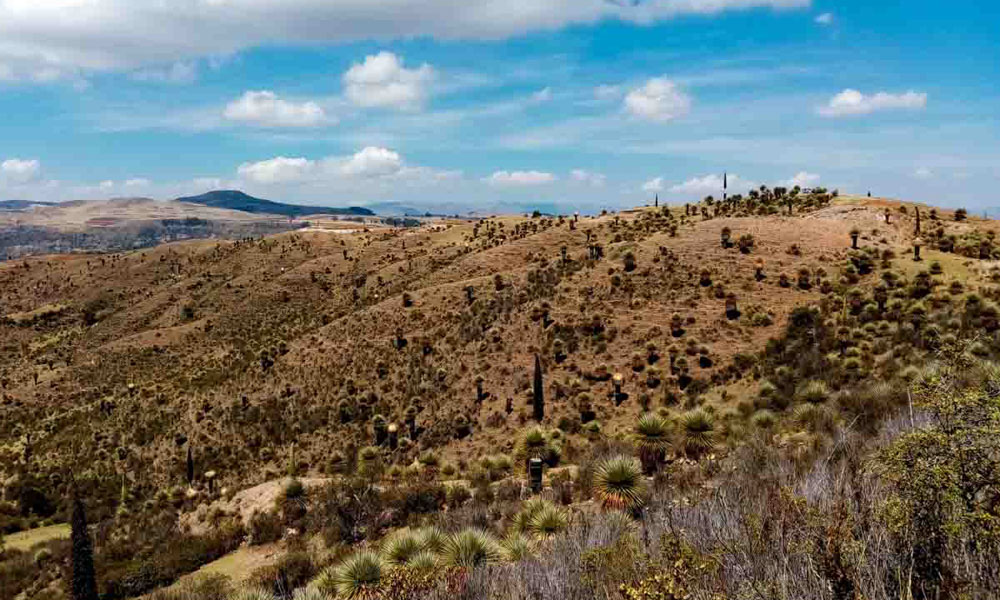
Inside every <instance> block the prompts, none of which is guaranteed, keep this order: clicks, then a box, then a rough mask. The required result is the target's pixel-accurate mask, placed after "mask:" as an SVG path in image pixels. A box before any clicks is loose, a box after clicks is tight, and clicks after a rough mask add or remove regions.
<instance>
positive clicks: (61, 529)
mask: <svg viewBox="0 0 1000 600" xmlns="http://www.w3.org/2000/svg"><path fill="white" fill-rule="evenodd" d="M69 534H70V528H69V525H68V524H66V523H61V524H59V525H50V526H49V527H37V528H35V529H29V530H28V531H21V532H18V533H12V534H10V535H8V536H5V537H4V547H5V548H7V549H8V550H30V549H31V548H32V547H33V546H35V544H41V543H43V542H48V541H51V540H58V539H63V538H68V537H69Z"/></svg>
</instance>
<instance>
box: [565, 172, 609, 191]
mask: <svg viewBox="0 0 1000 600" xmlns="http://www.w3.org/2000/svg"><path fill="white" fill-rule="evenodd" d="M569 176H570V179H572V180H573V181H577V182H580V183H584V184H587V185H590V186H593V187H601V186H603V185H604V183H605V182H606V181H607V179H608V178H607V176H606V175H605V174H604V173H594V172H593V171H587V170H585V169H573V170H572V171H570V174H569Z"/></svg>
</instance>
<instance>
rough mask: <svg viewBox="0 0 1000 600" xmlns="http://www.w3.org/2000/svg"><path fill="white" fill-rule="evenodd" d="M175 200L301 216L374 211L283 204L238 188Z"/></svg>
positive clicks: (368, 212)
mask: <svg viewBox="0 0 1000 600" xmlns="http://www.w3.org/2000/svg"><path fill="white" fill-rule="evenodd" d="M177 202H187V203H190V204H201V205H203V206H211V207H213V208H225V209H229V210H239V211H243V212H248V213H255V214H270V215H283V216H286V217H301V216H303V215H316V214H323V215H351V216H374V215H375V213H374V212H372V211H371V210H368V209H367V208H362V207H360V206H349V207H344V208H334V207H329V206H304V205H301V204H285V203H283V202H275V201H273V200H264V199H262V198H255V197H253V196H251V195H249V194H247V193H245V192H242V191H240V190H213V191H211V192H207V193H204V194H201V195H199V196H187V197H184V198H177Z"/></svg>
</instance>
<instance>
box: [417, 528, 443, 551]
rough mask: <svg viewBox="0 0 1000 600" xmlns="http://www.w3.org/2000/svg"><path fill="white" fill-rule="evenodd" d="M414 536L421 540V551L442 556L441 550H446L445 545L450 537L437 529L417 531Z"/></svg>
mask: <svg viewBox="0 0 1000 600" xmlns="http://www.w3.org/2000/svg"><path fill="white" fill-rule="evenodd" d="M414 534H415V535H416V536H417V539H418V540H420V549H421V550H425V551H427V552H431V553H433V554H440V553H441V550H443V549H444V545H445V543H446V542H447V541H448V536H446V535H445V534H444V533H443V532H442V531H441V530H440V529H438V528H437V527H424V528H422V529H417V530H416V531H415V532H414Z"/></svg>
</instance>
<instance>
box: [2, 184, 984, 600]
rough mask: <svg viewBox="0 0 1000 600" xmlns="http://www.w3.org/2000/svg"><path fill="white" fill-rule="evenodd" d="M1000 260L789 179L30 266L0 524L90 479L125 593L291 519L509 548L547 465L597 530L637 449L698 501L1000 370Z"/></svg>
mask: <svg viewBox="0 0 1000 600" xmlns="http://www.w3.org/2000/svg"><path fill="white" fill-rule="evenodd" d="M918 215H919V216H918ZM918 250H919V252H920V260H914V253H915V252H917V251H918ZM998 257H1000V246H998V245H997V244H996V243H995V224H994V223H993V222H988V221H978V220H975V221H970V220H969V219H968V218H967V217H966V215H964V213H963V212H955V213H945V212H944V211H938V210H935V209H929V208H927V207H918V206H914V205H903V204H900V203H896V202H889V201H885V200H881V199H861V198H837V197H835V196H831V195H829V194H826V193H825V191H822V190H819V191H815V192H813V193H811V194H801V195H799V194H798V193H797V191H793V192H792V193H791V194H788V193H786V192H784V191H782V192H778V191H771V190H766V189H762V190H761V191H760V192H759V193H758V192H757V191H756V190H755V191H754V192H753V193H752V194H751V195H750V196H748V197H747V198H743V197H742V196H737V197H735V198H733V199H731V200H730V201H729V202H726V203H720V202H715V201H710V200H706V201H705V202H703V203H700V204H699V205H694V206H685V207H674V208H671V209H668V208H660V207H655V208H653V207H646V208H640V209H635V210H631V211H624V212H622V213H619V214H604V215H600V216H596V217H582V218H575V217H556V218H550V217H543V216H538V215H536V216H533V217H513V216H510V217H499V218H490V219H485V220H438V221H434V222H429V223H427V224H425V225H424V226H422V227H420V228H416V229H390V228H380V229H362V230H359V231H351V230H344V229H341V230H340V231H339V232H337V231H333V230H330V229H328V228H326V227H322V226H318V227H315V228H311V229H308V230H303V231H298V232H295V233H285V234H280V235H276V236H271V237H266V238H263V239H245V240H241V241H236V242H229V241H199V242H185V243H176V244H168V245H162V246H159V247H156V248H152V249H147V250H141V251H135V252H130V253H125V254H117V255H104V256H93V255H91V256H47V257H39V258H32V259H27V260H18V261H9V262H7V263H5V264H3V265H2V266H0V340H2V343H0V483H2V484H3V487H2V491H3V498H2V499H0V527H3V528H6V529H7V530H8V531H14V530H17V529H21V528H24V527H29V526H33V525H35V524H38V523H40V524H43V525H44V524H49V523H51V522H59V521H61V520H64V519H65V518H66V516H67V515H66V512H65V511H66V504H65V503H64V498H65V497H66V496H67V494H68V492H69V490H70V489H71V488H73V487H75V489H76V490H77V493H78V494H79V495H80V496H83V497H85V498H87V501H88V512H89V514H90V516H91V518H92V519H93V521H94V522H96V523H99V524H100V525H99V526H98V527H97V529H96V531H95V539H96V544H97V547H98V549H99V565H100V570H101V571H102V581H103V582H104V584H103V585H104V586H105V588H106V589H105V594H106V597H107V598H109V599H110V598H127V597H132V596H135V595H138V594H140V593H144V592H147V591H149V590H152V589H155V588H156V587H161V586H164V585H167V584H169V583H170V582H172V581H174V580H176V578H177V577H179V576H181V575H184V574H186V573H190V572H191V571H193V570H195V569H197V568H198V567H199V566H201V565H204V564H205V563H207V562H209V561H211V560H214V559H216V558H219V557H221V556H223V555H226V554H228V553H230V552H232V550H234V549H235V548H236V547H237V546H239V544H240V543H241V542H244V541H249V543H251V544H254V543H258V542H259V541H260V540H265V541H268V540H270V541H274V540H280V539H283V538H285V537H286V536H285V530H283V529H281V527H282V526H283V525H284V526H286V527H291V528H292V529H294V530H297V529H298V528H300V527H305V528H306V529H307V530H308V531H310V532H311V533H312V534H317V535H320V537H323V538H324V539H325V541H326V544H327V545H328V546H329V548H332V550H330V552H334V551H336V552H339V551H340V550H337V549H338V548H340V549H341V550H343V549H344V547H343V546H340V545H339V544H350V543H358V542H363V541H365V540H367V541H368V543H371V542H372V541H374V540H376V539H378V538H379V537H380V536H381V535H382V534H383V533H385V531H386V530H387V529H391V528H393V527H403V526H405V525H407V524H410V525H413V524H425V521H426V520H427V519H433V518H434V515H435V514H436V513H437V512H438V511H441V510H445V508H444V507H448V508H447V510H449V511H451V510H466V509H468V511H467V513H463V512H459V513H456V514H458V515H459V516H458V517H456V518H458V519H459V521H458V522H461V523H466V524H468V523H474V524H476V526H477V527H483V528H487V529H489V528H492V529H493V530H496V531H499V530H501V529H502V528H503V527H505V526H506V525H505V524H509V523H510V522H511V520H512V519H514V520H515V521H516V518H517V517H516V516H515V515H514V513H510V514H507V512H505V511H509V510H514V509H513V508H512V505H513V504H516V502H517V498H518V497H522V496H523V495H524V494H525V491H524V487H523V486H524V480H525V478H524V472H523V469H522V468H521V467H520V466H515V465H519V464H522V461H524V460H525V459H526V457H528V456H535V457H540V458H543V460H544V462H545V463H546V464H547V469H546V471H545V485H546V487H547V488H549V489H548V490H547V491H546V494H548V496H549V497H555V498H558V499H559V501H560V502H561V503H563V504H566V505H572V506H573V508H572V512H573V514H575V515H577V516H579V517H580V518H582V516H583V515H587V514H592V513H594V511H595V510H596V509H597V505H596V504H594V503H593V502H592V501H591V492H592V490H598V488H599V486H597V487H595V485H596V484H595V483H594V482H593V480H592V478H593V477H595V474H594V473H595V472H594V469H595V466H594V465H595V460H598V459H601V460H604V458H607V456H608V453H609V452H611V453H615V452H617V453H619V454H622V453H624V454H625V455H629V454H632V453H633V452H634V453H636V454H637V455H638V457H639V459H641V464H642V471H643V472H645V474H646V475H648V476H653V475H655V477H651V478H650V479H649V481H650V482H651V483H652V484H654V486H655V490H654V492H653V497H652V500H651V501H653V500H655V502H668V504H669V502H672V501H670V500H668V499H669V498H670V497H671V495H672V494H675V493H677V494H680V493H687V491H690V490H710V489H713V488H714V486H716V485H722V481H723V480H722V479H721V473H720V472H719V471H718V470H717V469H718V468H720V467H721V465H722V462H721V461H722V460H723V459H726V460H728V461H729V462H728V463H727V464H740V465H744V467H746V468H750V469H751V470H752V469H753V468H756V467H752V465H753V464H754V463H753V462H752V460H750V461H749V462H740V461H741V460H744V459H741V458H739V457H740V456H744V457H745V456H747V455H746V452H748V451H751V452H752V450H748V449H752V448H761V447H763V448H766V452H773V453H777V455H776V456H779V457H783V458H778V459H774V458H772V459H768V460H770V461H771V462H770V463H768V464H770V465H771V466H774V465H775V464H778V463H775V462H774V461H775V460H779V461H780V460H785V458H788V459H790V460H792V461H793V462H794V464H796V465H797V467H796V468H804V467H805V466H807V465H810V464H812V462H813V461H814V460H816V459H817V458H818V457H820V456H821V455H822V453H824V452H826V453H829V454H830V455H831V456H832V455H833V453H835V452H836V447H837V444H838V443H839V442H837V441H836V440H837V439H838V438H837V436H838V435H840V434H839V433H838V431H842V430H843V431H847V430H851V431H861V432H865V434H866V435H870V434H871V433H873V432H874V431H875V430H876V428H877V427H878V426H879V424H880V423H881V422H883V420H884V419H885V418H886V416H887V415H891V414H892V412H893V411H894V410H897V409H898V407H899V406H900V403H901V402H906V401H907V398H908V396H906V394H905V393H904V391H905V390H906V389H907V386H908V385H909V383H910V382H912V381H913V380H914V378H916V377H918V374H919V373H920V372H921V371H920V369H922V368H924V367H926V366H927V365H929V364H930V363H931V362H932V361H935V360H937V359H936V358H935V357H938V356H940V355H942V353H945V352H947V353H949V354H953V355H957V356H960V357H964V358H960V360H978V359H979V358H989V357H990V356H992V355H993V353H995V352H1000V350H998V349H997V348H1000V342H997V339H1000V338H998V337H997V335H996V332H997V331H998V329H1000V309H998V308H997V306H996V304H995V302H996V301H997V300H998V298H1000V288H997V287H996V286H995V285H994V284H995V283H996V282H997V281H998V280H1000V274H998V272H997V269H996V268H995V263H994V262H993V261H994V259H996V258H998ZM977 357H978V358H977ZM539 389H540V390H541V391H542V397H543V399H544V400H543V401H542V398H540V397H539V395H538V393H537V390H539ZM911 418H912V417H911ZM539 426H540V427H539ZM761 445H762V446H761ZM859 452H860V450H859ZM601 457H604V458H601ZM621 460H626V462H627V460H629V459H625V458H623V459H621ZM844 460H847V459H846V458H845V459H844ZM852 460H853V459H852ZM602 464H603V463H602ZM636 464H638V463H636ZM744 467H740V468H744ZM625 468H626V471H627V470H628V469H630V468H632V467H630V466H628V465H626V467H625ZM852 469H853V467H852ZM286 473H291V474H294V475H295V476H297V477H298V478H299V479H296V480H294V481H293V484H286V483H283V482H282V481H281V478H282V477H283V475H284V474H286ZM640 475H641V473H640ZM71 482H72V483H71ZM772 483H773V482H772ZM470 484H471V487H470ZM639 485H640V487H641V485H644V484H642V483H641V482H639ZM727 485H728V484H727ZM734 485H735V484H734ZM738 485H742V484H738ZM776 485H777V484H776ZM352 486H354V487H352ZM357 486H360V487H357ZM290 489H291V490H293V491H294V490H296V489H297V491H294V493H295V494H297V495H296V496H291V495H290V494H292V493H293V492H290V491H289V490H290ZM240 490H242V491H240ZM685 490H687V491H685ZM761 492H762V493H764V491H763V490H761ZM594 493H596V494H598V496H599V495H600V492H599V491H595V492H594ZM697 493H700V492H697ZM302 495H305V496H307V497H308V498H309V501H308V503H306V504H307V505H308V509H306V508H305V506H306V504H303V505H302V506H301V507H300V508H295V507H296V506H299V505H298V504H296V503H297V502H299V501H298V500H295V498H300V497H301V496H302ZM470 497H471V498H472V501H471V502H469V498H470ZM289 502H290V503H289ZM607 502H608V501H607V500H606V499H605V500H603V501H601V503H602V504H603V505H605V508H607ZM526 506H527V505H526ZM769 506H770V504H769ZM269 507H272V509H273V510H276V511H277V512H276V514H274V515H270V516H268V515H267V514H263V513H259V512H255V511H264V513H267V512H268V511H269V510H272V509H269ZM273 507H277V508H273ZM378 507H385V508H384V509H381V508H378ZM390 507H391V508H390ZM470 507H471V508H470ZM477 507H478V508H477ZM480 509H482V510H487V509H488V512H486V513H479V512H476V510H480ZM525 510H527V509H525ZM866 510H867V509H866ZM303 511H306V512H307V513H308V515H309V518H308V519H305V517H304V516H303V515H304V514H305V513H303ZM449 514H452V513H449ZM227 515H232V516H234V517H239V518H234V519H230V518H229V517H228V516H227ZM556 516H557V517H558V515H556ZM559 518H560V519H561V518H562V517H559ZM574 518H577V517H574ZM344 519H347V521H345V520H344ZM557 520H558V519H557ZM361 523H364V525H363V526H362V525H359V524H361ZM359 527H360V529H359ZM39 531H43V530H39ZM45 531H47V530H45ZM314 539H315V538H314ZM255 540H256V541H255ZM294 541H295V538H294V536H292V537H289V538H288V539H287V543H289V544H291V543H292V542H294ZM53 544H55V545H54V546H53V548H54V549H55V550H56V551H59V552H63V549H61V548H62V547H61V546H58V543H56V542H53ZM135 544H140V547H139V555H138V556H139V557H140V558H135V557H132V554H131V553H132V552H133V551H132V550H131V548H133V547H134V546H135ZM163 544H167V545H169V546H170V548H171V550H170V553H169V556H170V558H169V560H167V559H162V560H161V558H162V557H161V547H162V545H163ZM325 552H327V551H325V550H324V551H321V552H319V553H318V554H314V555H312V557H311V558H309V560H310V561H313V562H312V563H310V564H313V567H310V569H311V570H310V572H314V567H315V566H316V565H322V564H326V563H328V562H330V561H331V560H332V559H333V557H332V556H327V555H326V554H324V553H325ZM293 554H294V552H292V551H291V550H290V554H289V556H291V555H293ZM272 555H274V553H272ZM232 556H235V555H231V556H230V557H229V558H228V559H227V560H229V561H230V562H232V561H233V560H235V559H233V558H232ZM573 556H575V557H576V558H574V560H577V559H579V558H580V554H579V553H576V554H575V555H573ZM324 557H325V558H324ZM22 558H23V557H22ZM18 560H21V559H18ZM283 560H284V559H283ZM949 560H950V559H949ZM316 561H318V562H316ZM282 568H283V569H284V568H285V567H282ZM288 568H291V567H288ZM150 569H152V571H150ZM244 572H245V570H244ZM29 579H30V578H29ZM57 580H58V578H57V577H55V576H52V577H48V576H46V577H41V578H35V579H33V580H31V581H33V582H34V583H33V584H32V585H34V586H36V587H37V586H44V585H49V584H52V585H55V584H56V582H57ZM2 581H3V580H2V578H0V583H2ZM25 581H27V579H26V580H25ZM512 581H513V580H512ZM17 585H23V584H21V583H19V584H17ZM296 585H298V584H296ZM504 585H507V584H504ZM511 585H513V583H511ZM17 589H21V588H17ZM32 597H33V596H32ZM40 597H45V596H40ZM56 597H58V595H57V596H56Z"/></svg>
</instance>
